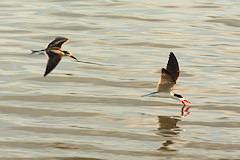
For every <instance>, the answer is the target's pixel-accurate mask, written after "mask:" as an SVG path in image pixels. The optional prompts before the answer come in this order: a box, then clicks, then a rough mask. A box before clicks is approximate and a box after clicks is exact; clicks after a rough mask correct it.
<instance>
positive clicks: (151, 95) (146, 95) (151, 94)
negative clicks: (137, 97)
mask: <svg viewBox="0 0 240 160" xmlns="http://www.w3.org/2000/svg"><path fill="white" fill-rule="evenodd" d="M156 93H158V92H152V93H149V94H145V95H143V96H141V97H154V96H156Z"/></svg>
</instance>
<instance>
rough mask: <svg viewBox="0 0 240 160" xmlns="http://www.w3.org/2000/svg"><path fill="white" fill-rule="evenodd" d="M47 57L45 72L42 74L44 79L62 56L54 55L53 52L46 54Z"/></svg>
mask: <svg viewBox="0 0 240 160" xmlns="http://www.w3.org/2000/svg"><path fill="white" fill-rule="evenodd" d="M47 55H48V62H47V65H46V71H45V73H44V77H45V76H46V75H47V74H48V73H50V72H51V71H52V70H53V69H54V68H55V67H56V66H57V64H58V63H59V62H60V61H61V59H62V55H60V54H54V52H48V53H47Z"/></svg>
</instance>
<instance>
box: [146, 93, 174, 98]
mask: <svg viewBox="0 0 240 160" xmlns="http://www.w3.org/2000/svg"><path fill="white" fill-rule="evenodd" d="M150 97H160V98H173V97H172V95H171V94H170V93H169V92H157V93H155V94H152V95H151V96H150Z"/></svg>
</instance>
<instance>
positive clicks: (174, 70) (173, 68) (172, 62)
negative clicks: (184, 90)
mask: <svg viewBox="0 0 240 160" xmlns="http://www.w3.org/2000/svg"><path fill="white" fill-rule="evenodd" d="M166 69H167V71H168V72H169V73H170V74H171V76H172V78H173V80H174V82H177V80H178V77H179V74H180V71H179V66H178V61H177V58H176V57H175V55H174V54H173V52H170V54H169V60H168V64H167V68H166Z"/></svg>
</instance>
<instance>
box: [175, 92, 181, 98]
mask: <svg viewBox="0 0 240 160" xmlns="http://www.w3.org/2000/svg"><path fill="white" fill-rule="evenodd" d="M173 96H175V97H177V98H183V96H181V95H180V94H176V93H174V95H173Z"/></svg>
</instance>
